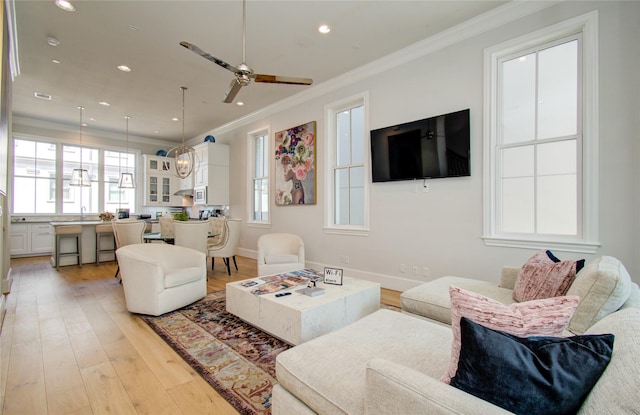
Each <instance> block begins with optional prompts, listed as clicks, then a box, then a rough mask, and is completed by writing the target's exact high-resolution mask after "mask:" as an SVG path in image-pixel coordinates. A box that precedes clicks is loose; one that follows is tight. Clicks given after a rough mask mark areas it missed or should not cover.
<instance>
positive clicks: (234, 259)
mask: <svg viewBox="0 0 640 415" xmlns="http://www.w3.org/2000/svg"><path fill="white" fill-rule="evenodd" d="M233 265H235V266H236V271H237V270H238V264H237V263H236V256H235V255H234V256H233Z"/></svg>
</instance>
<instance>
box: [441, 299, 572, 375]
mask: <svg viewBox="0 0 640 415" xmlns="http://www.w3.org/2000/svg"><path fill="white" fill-rule="evenodd" d="M449 294H450V296H451V331H452V334H453V342H452V344H451V360H450V361H449V368H448V369H447V371H446V372H445V374H444V375H442V377H441V378H440V379H441V380H442V381H443V382H445V383H449V381H450V380H451V378H452V377H453V376H455V374H456V370H457V369H458V357H459V355H460V345H461V343H460V319H461V318H462V317H466V318H468V319H470V320H473V321H474V322H476V323H479V324H482V325H483V326H485V327H489V328H491V329H494V330H501V331H505V332H507V333H509V334H513V335H515V336H519V337H529V336H560V335H562V332H563V331H564V330H565V328H566V327H567V325H568V324H569V320H571V316H572V315H573V312H574V311H575V309H576V307H577V305H578V301H579V298H578V297H575V296H564V297H552V298H543V299H541V300H533V301H525V302H523V303H514V304H511V305H510V306H506V305H504V304H502V303H500V302H498V301H496V300H493V299H491V298H488V297H485V296H483V295H479V294H476V293H474V292H471V291H467V290H463V289H461V288H458V287H450V288H449Z"/></svg>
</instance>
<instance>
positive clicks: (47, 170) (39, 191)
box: [13, 138, 136, 214]
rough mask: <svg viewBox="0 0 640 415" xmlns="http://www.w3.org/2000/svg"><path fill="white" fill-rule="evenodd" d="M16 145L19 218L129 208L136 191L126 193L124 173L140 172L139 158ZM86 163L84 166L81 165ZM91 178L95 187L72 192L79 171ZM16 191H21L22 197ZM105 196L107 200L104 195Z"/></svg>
mask: <svg viewBox="0 0 640 415" xmlns="http://www.w3.org/2000/svg"><path fill="white" fill-rule="evenodd" d="M80 151H81V148H80V147H78V146H71V145H62V144H55V143H48V142H39V141H31V140H24V139H17V138H16V139H14V181H13V189H14V194H17V193H19V194H20V197H14V198H13V213H14V214H52V213H54V214H55V213H72V214H78V213H81V211H82V212H84V213H93V214H96V213H99V212H102V211H105V210H108V211H111V212H115V209H116V208H119V207H128V208H129V209H130V210H131V211H135V206H136V192H135V189H120V188H118V181H119V178H120V171H125V170H127V171H129V172H132V173H134V172H135V164H136V162H135V160H136V156H135V153H129V154H127V153H124V152H117V151H111V150H100V149H94V148H87V147H84V148H82V159H81V156H80ZM81 162H82V163H81ZM81 164H82V168H83V169H85V170H87V171H88V172H89V177H90V179H91V187H74V186H69V181H70V179H71V173H72V172H73V169H76V168H80V165H81ZM16 189H20V191H19V192H16V191H15V190H16ZM101 194H103V197H100V195H101Z"/></svg>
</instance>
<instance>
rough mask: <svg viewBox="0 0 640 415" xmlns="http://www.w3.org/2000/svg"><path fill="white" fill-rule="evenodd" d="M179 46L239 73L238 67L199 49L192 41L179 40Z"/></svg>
mask: <svg viewBox="0 0 640 415" xmlns="http://www.w3.org/2000/svg"><path fill="white" fill-rule="evenodd" d="M180 45H181V46H184V47H185V48H187V49H189V50H190V51H192V52H195V53H197V54H198V55H200V56H202V57H203V58H205V59H206V60H208V61H211V62H213V63H217V64H218V65H220V66H222V67H223V68H224V69H227V70H229V71H231V72H233V73H239V72H240V71H239V70H238V68H236V67H235V66H233V65H231V64H230V63H227V62H225V61H223V60H222V59H218V58H216V57H215V56H212V55H210V54H208V53H207V52H205V51H204V50H202V49H200V48H199V47H197V46H196V45H194V44H193V43H189V42H184V41H183V42H180Z"/></svg>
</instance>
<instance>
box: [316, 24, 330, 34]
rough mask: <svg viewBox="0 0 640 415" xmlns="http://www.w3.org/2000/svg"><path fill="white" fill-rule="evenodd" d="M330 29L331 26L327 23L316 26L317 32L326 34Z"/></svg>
mask: <svg viewBox="0 0 640 415" xmlns="http://www.w3.org/2000/svg"><path fill="white" fill-rule="evenodd" d="M330 31H331V27H330V26H329V25H326V24H323V25H320V26H319V27H318V32H320V33H322V34H323V35H326V34H327V33H329V32H330Z"/></svg>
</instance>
